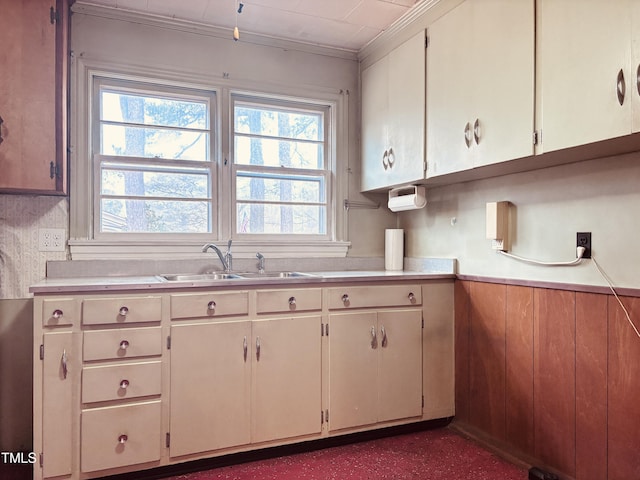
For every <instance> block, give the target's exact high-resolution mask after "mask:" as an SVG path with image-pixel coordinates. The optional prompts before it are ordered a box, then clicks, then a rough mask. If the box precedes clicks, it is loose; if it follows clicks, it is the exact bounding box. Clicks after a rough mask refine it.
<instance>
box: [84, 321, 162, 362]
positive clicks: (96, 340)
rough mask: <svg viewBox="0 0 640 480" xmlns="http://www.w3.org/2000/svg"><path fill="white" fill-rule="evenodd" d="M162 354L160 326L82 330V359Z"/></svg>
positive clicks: (107, 358)
mask: <svg viewBox="0 0 640 480" xmlns="http://www.w3.org/2000/svg"><path fill="white" fill-rule="evenodd" d="M160 354H162V336H161V330H160V327H143V328H118V329H115V330H93V331H87V332H84V343H83V352H82V357H83V359H84V361H91V360H109V359H116V358H135V357H145V356H150V355H160Z"/></svg>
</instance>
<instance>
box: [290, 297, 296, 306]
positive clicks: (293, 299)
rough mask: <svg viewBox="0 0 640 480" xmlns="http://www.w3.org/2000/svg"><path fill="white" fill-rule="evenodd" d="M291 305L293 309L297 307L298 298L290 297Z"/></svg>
mask: <svg viewBox="0 0 640 480" xmlns="http://www.w3.org/2000/svg"><path fill="white" fill-rule="evenodd" d="M289 305H291V306H292V307H295V306H296V297H289Z"/></svg>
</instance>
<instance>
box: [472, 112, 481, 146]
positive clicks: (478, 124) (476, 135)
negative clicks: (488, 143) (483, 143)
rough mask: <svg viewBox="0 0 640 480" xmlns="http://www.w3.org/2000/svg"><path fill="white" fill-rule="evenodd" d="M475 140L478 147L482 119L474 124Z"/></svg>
mask: <svg viewBox="0 0 640 480" xmlns="http://www.w3.org/2000/svg"><path fill="white" fill-rule="evenodd" d="M473 139H474V140H475V141H476V145H478V144H479V143H480V119H478V118H476V121H475V122H473Z"/></svg>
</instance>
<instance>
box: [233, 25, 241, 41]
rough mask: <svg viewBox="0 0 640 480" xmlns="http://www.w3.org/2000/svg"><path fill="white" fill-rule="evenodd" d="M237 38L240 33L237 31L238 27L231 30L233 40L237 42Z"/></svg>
mask: <svg viewBox="0 0 640 480" xmlns="http://www.w3.org/2000/svg"><path fill="white" fill-rule="evenodd" d="M239 38H240V31H239V30H238V27H235V28H234V29H233V39H234V40H235V41H236V42H237V41H238V39H239Z"/></svg>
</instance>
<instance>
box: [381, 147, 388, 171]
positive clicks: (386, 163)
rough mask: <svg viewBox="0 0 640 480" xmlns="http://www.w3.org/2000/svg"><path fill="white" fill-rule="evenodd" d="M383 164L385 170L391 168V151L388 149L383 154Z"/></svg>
mask: <svg viewBox="0 0 640 480" xmlns="http://www.w3.org/2000/svg"><path fill="white" fill-rule="evenodd" d="M382 166H383V167H384V169H385V170H386V169H387V168H389V152H388V151H387V150H385V151H384V153H383V154H382Z"/></svg>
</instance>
